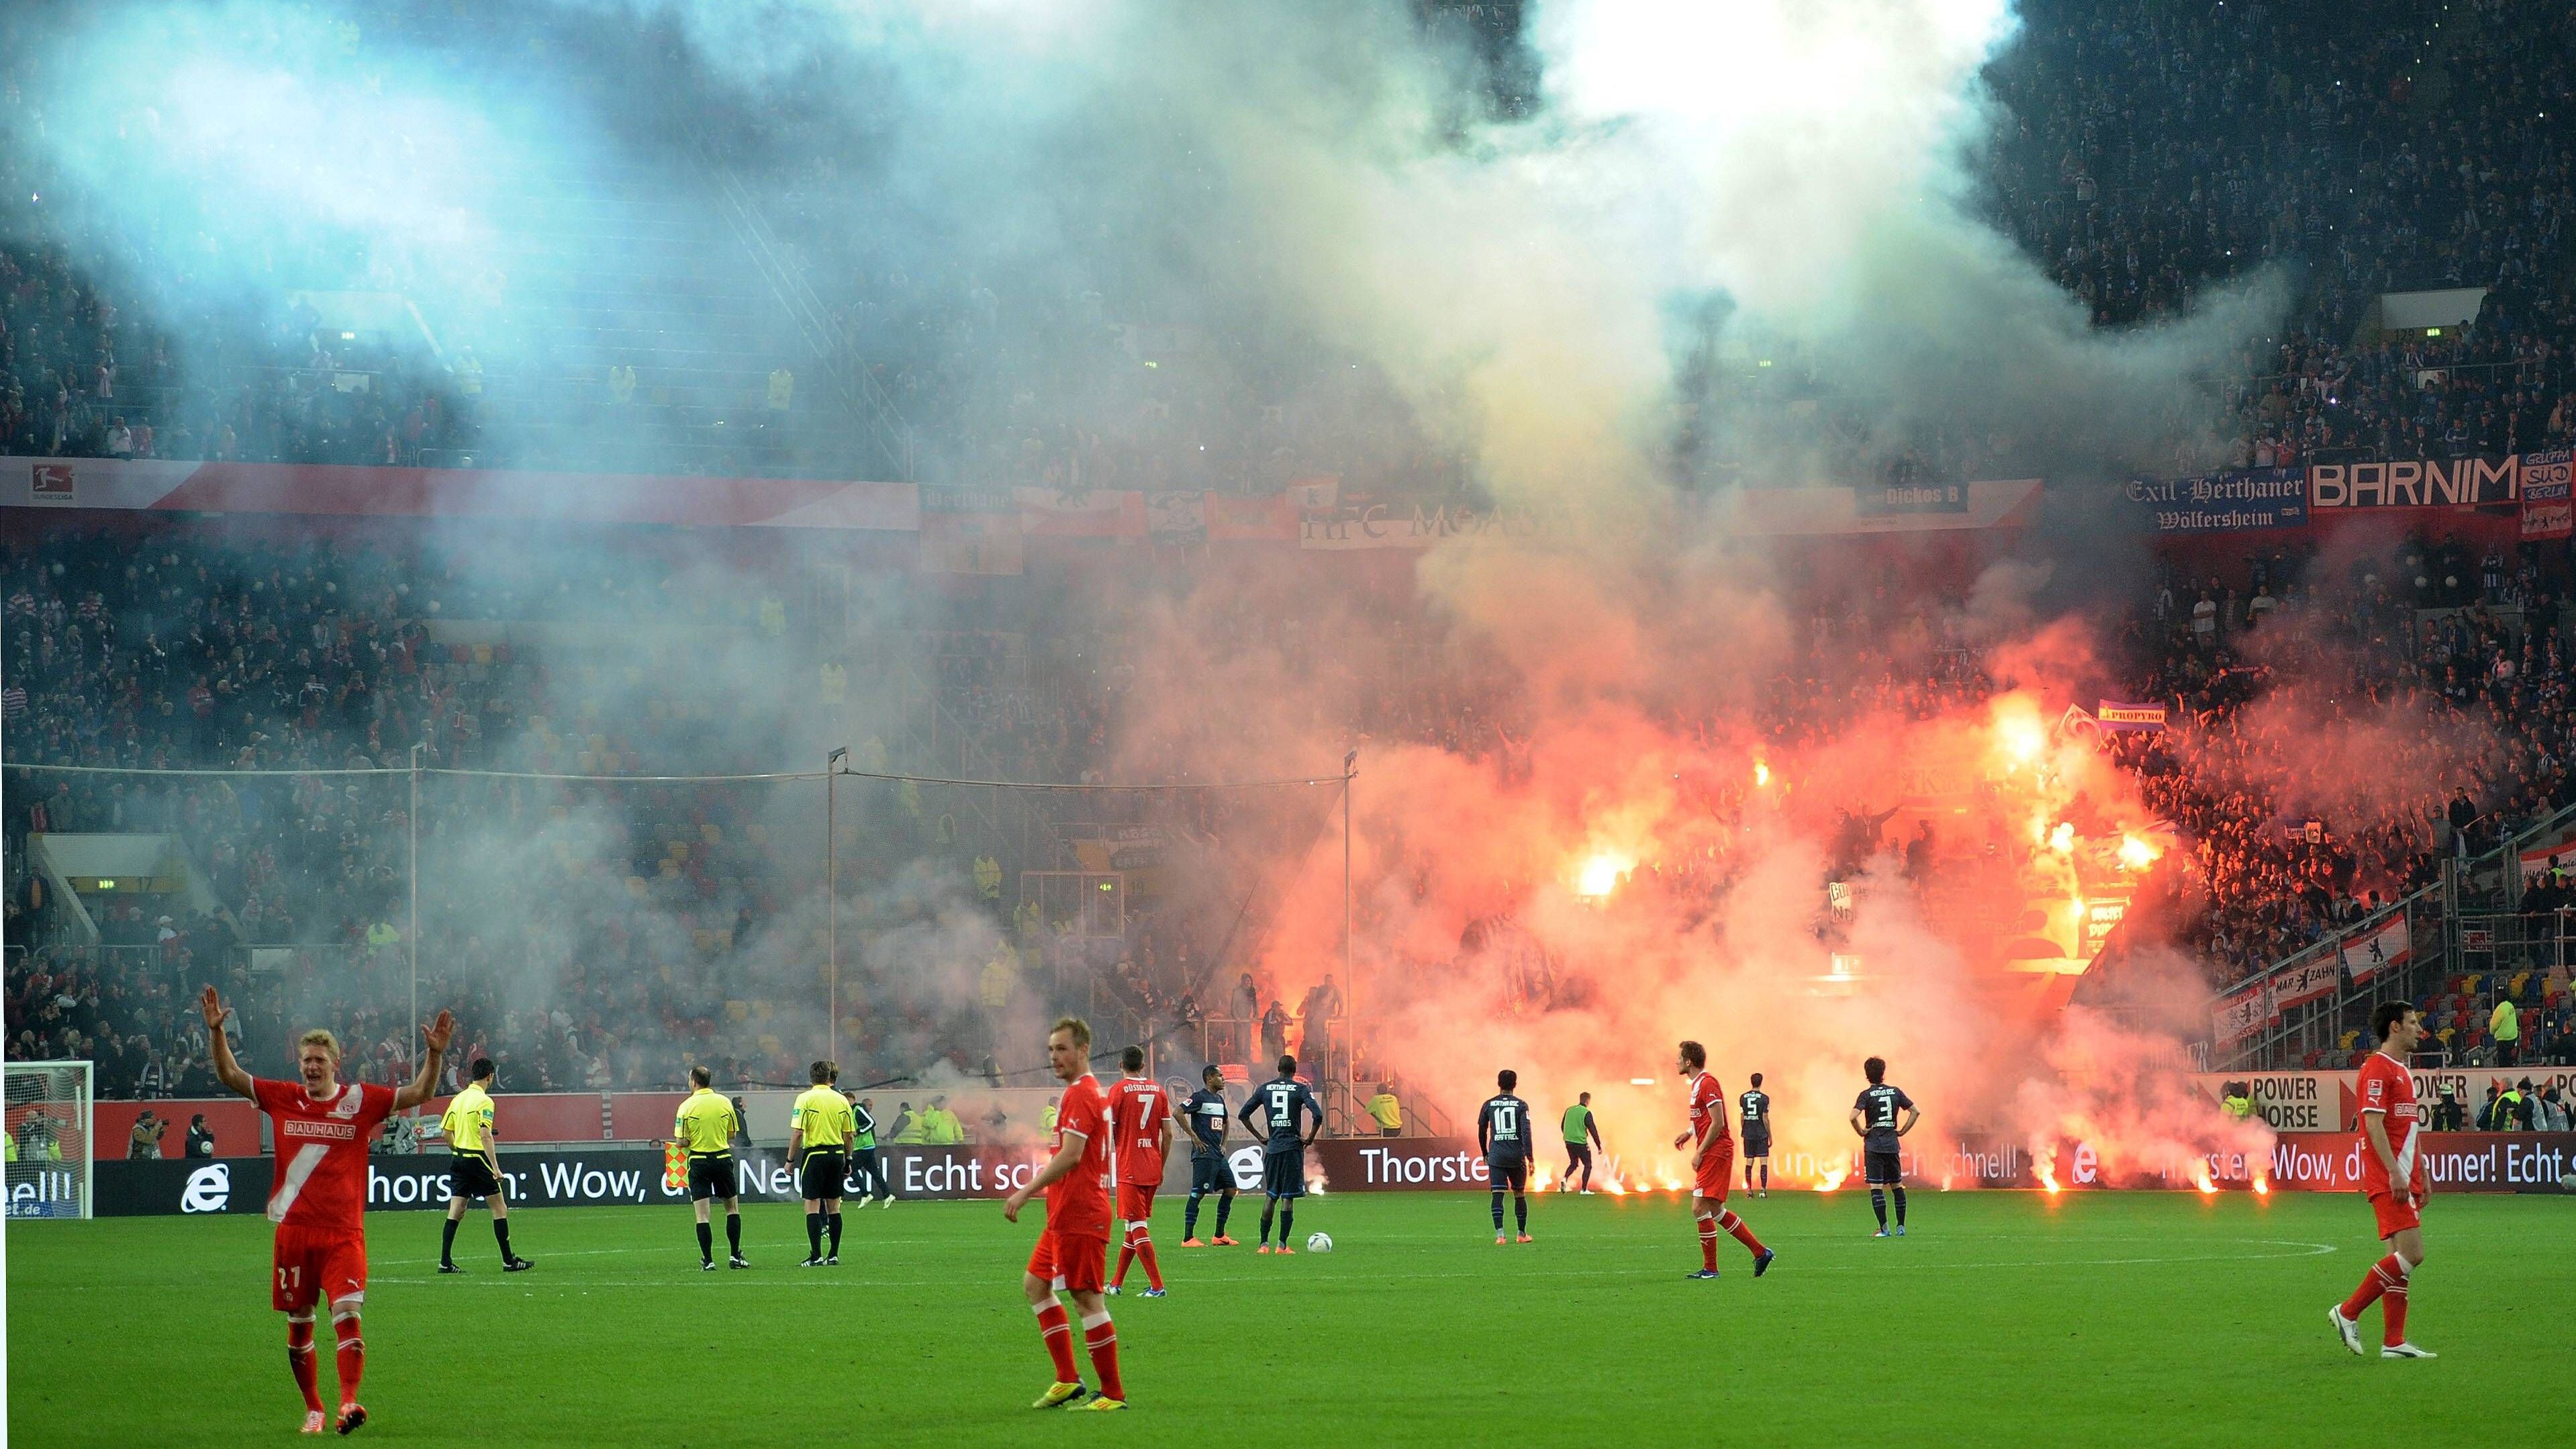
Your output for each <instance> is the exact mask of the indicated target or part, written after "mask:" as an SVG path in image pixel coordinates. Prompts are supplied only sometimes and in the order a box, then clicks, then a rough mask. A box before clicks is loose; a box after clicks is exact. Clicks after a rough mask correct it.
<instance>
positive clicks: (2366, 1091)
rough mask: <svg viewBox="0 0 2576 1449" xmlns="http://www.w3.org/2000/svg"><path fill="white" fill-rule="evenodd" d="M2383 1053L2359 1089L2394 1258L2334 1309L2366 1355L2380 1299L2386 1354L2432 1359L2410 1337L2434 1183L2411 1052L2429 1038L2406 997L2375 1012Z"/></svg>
mask: <svg viewBox="0 0 2576 1449" xmlns="http://www.w3.org/2000/svg"><path fill="white" fill-rule="evenodd" d="M2370 1027H2371V1030H2372V1031H2373V1032H2374V1033H2376V1034H2377V1036H2378V1037H2379V1050H2377V1051H2375V1052H2373V1053H2371V1054H2370V1059H2369V1060H2368V1061H2365V1062H2363V1063H2362V1064H2361V1080H2360V1081H2359V1082H2358V1083H2357V1084H2356V1090H2357V1091H2358V1093H2359V1095H2360V1097H2361V1135H2362V1136H2363V1137H2364V1138H2365V1139H2367V1140H2366V1142H2365V1143H2364V1150H2363V1152H2362V1154H2361V1190H2362V1191H2363V1192H2365V1193H2367V1194H2369V1196H2370V1210H2371V1212H2372V1213H2374V1214H2375V1215H2377V1217H2378V1219H2379V1236H2380V1239H2381V1241H2383V1242H2385V1243H2387V1244H2388V1247H2389V1253H2388V1256H2387V1257H2384V1258H2382V1259H2380V1260H2379V1261H2378V1262H2376V1263H2373V1264H2371V1265H2370V1271H2369V1272H2367V1273H2364V1274H2363V1275H2361V1286H2360V1287H2358V1288H2355V1289H2353V1290H2352V1296H2351V1297H2350V1298H2347V1299H2345V1300H2344V1301H2343V1302H2341V1303H2338V1304H2336V1305H2335V1306H2334V1307H2333V1308H2330V1309H2328V1310H2326V1311H2327V1314H2328V1315H2329V1316H2330V1317H2331V1318H2332V1319H2333V1320H2334V1330H2335V1337H2337V1338H2339V1339H2341V1340H2343V1346H2344V1347H2346V1348H2348V1349H2351V1350H2352V1351H2353V1352H2354V1353H2360V1352H2362V1351H2363V1350H2362V1347H2361V1325H2360V1324H2359V1323H2358V1322H2356V1320H2358V1319H2359V1318H2360V1317H2361V1315H2362V1311H2363V1310H2364V1309H2366V1308H2368V1307H2370V1305H2371V1304H2372V1302H2374V1301H2376V1302H2377V1303H2378V1304H2379V1318H2380V1339H2379V1344H2380V1347H2379V1356H2380V1357H2381V1358H2431V1357H2433V1355H2432V1354H2431V1353H2429V1352H2427V1351H2426V1350H2424V1349H2420V1348H2417V1347H2416V1346H2415V1345H2413V1344H2411V1343H2409V1342H2407V1341H2406V1299H2407V1291H2408V1288H2409V1285H2410V1284H2411V1283H2412V1282H2413V1280H2414V1277H2415V1269H2416V1268H2417V1267H2418V1266H2420V1265H2421V1264H2422V1263H2423V1261H2424V1229H2423V1226H2422V1222H2423V1207H2424V1197H2425V1194H2426V1193H2427V1192H2428V1191H2430V1190H2431V1188H2432V1183H2431V1181H2430V1180H2428V1179H2427V1178H2426V1176H2425V1174H2424V1158H2423V1154H2422V1153H2421V1152H2419V1151H2418V1150H2417V1149H2418V1147H2419V1146H2420V1145H2421V1142H2422V1139H2421V1138H2420V1137H2419V1136H2418V1135H2417V1134H2418V1133H2420V1132H2422V1131H2423V1127H2424V1113H2423V1109H2422V1107H2420V1106H2419V1105H2418V1104H2417V1103H2416V1101H2415V1078H2414V1076H2413V1074H2412V1073H2410V1072H2408V1071H2407V1070H2406V1054H2407V1053H2409V1052H2411V1051H2413V1050H2415V1045H2416V1043H2418V1042H2420V1041H2422V1040H2423V1039H2424V1017H2423V1014H2422V1013H2420V1012H2418V1011H2417V1010H2416V1009H2415V1008H2414V1007H2412V1006H2410V1005H2408V1004H2407V1003H2405V1002H2403V1001H2383V1002H2381V1003H2380V1004H2379V1008H2378V1009H2377V1010H2376V1011H2373V1012H2372V1013H2371V1014H2370Z"/></svg>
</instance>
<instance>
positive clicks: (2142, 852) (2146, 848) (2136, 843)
mask: <svg viewBox="0 0 2576 1449" xmlns="http://www.w3.org/2000/svg"><path fill="white" fill-rule="evenodd" d="M2163 855H2164V851H2163V850H2162V849H2161V848H2159V847H2158V846H2157V845H2156V843H2155V842H2154V841H2152V840H2149V839H2147V838H2146V837H2145V836H2143V835H2123V836H2121V837H2120V865H2121V867H2122V868H2123V869H2126V870H2145V869H2146V868H2147V867H2148V866H2151V865H2153V864H2155V863H2156V861H2157V860H2158V859H2159V858H2161V857H2162V856H2163Z"/></svg>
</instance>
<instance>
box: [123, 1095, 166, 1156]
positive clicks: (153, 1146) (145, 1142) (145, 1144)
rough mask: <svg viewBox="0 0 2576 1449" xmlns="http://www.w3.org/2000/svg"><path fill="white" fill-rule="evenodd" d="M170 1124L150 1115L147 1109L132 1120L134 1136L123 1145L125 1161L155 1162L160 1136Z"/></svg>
mask: <svg viewBox="0 0 2576 1449" xmlns="http://www.w3.org/2000/svg"><path fill="white" fill-rule="evenodd" d="M169 1130H170V1124H169V1123H167V1122H165V1121H163V1120H161V1119H160V1118H158V1117H155V1116H153V1115H152V1109H150V1108H149V1107H147V1108H145V1109H144V1110H143V1115H141V1116H139V1117H137V1118H135V1119H134V1135H133V1136H132V1137H131V1138H129V1139H128V1140H127V1142H126V1144H125V1156H126V1160H127V1161H145V1162H150V1161H157V1160H158V1159H159V1158H160V1156H161V1134H162V1133H164V1132H167V1131H169Z"/></svg>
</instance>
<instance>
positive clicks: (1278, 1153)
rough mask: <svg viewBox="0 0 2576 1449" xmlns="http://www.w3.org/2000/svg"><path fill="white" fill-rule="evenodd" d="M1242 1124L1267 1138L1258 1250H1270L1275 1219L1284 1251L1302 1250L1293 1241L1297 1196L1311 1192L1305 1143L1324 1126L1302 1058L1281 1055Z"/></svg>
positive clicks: (1249, 1100) (1247, 1105) (1250, 1100)
mask: <svg viewBox="0 0 2576 1449" xmlns="http://www.w3.org/2000/svg"><path fill="white" fill-rule="evenodd" d="M1309 1112H1312V1113H1314V1114H1315V1130H1314V1132H1312V1133H1309V1132H1306V1131H1305V1130H1304V1127H1303V1121H1302V1118H1303V1117H1304V1114H1306V1113H1309ZM1243 1125H1244V1126H1246V1127H1249V1128H1251V1129H1252V1135H1253V1136H1255V1137H1259V1138H1261V1139H1263V1142H1262V1153H1261V1191H1262V1193H1263V1194H1264V1200H1263V1202H1262V1204H1261V1246H1260V1247H1258V1248H1255V1249H1253V1251H1254V1252H1256V1253H1267V1252H1269V1251H1270V1220H1271V1217H1272V1215H1273V1214H1276V1215H1277V1217H1278V1220H1279V1251H1280V1252H1282V1253H1293V1252H1295V1251H1297V1250H1296V1249H1295V1248H1292V1247H1290V1246H1288V1245H1289V1243H1290V1242H1291V1241H1292V1240H1293V1235H1294V1234H1295V1232H1296V1223H1297V1199H1299V1198H1301V1197H1304V1196H1305V1195H1306V1146H1307V1144H1308V1143H1310V1142H1313V1141H1314V1140H1315V1137H1316V1136H1317V1135H1318V1134H1320V1133H1322V1132H1323V1130H1324V1104H1323V1103H1321V1102H1318V1101H1316V1100H1315V1094H1314V1093H1313V1092H1310V1091H1308V1090H1307V1089H1306V1084H1305V1083H1304V1082H1301V1081H1298V1080H1297V1059H1296V1058H1295V1057H1293V1056H1282V1057H1281V1058H1280V1059H1279V1075H1278V1076H1277V1077H1276V1078H1274V1079H1272V1080H1270V1081H1267V1082H1264V1083H1262V1084H1261V1085H1260V1086H1258V1087H1255V1088H1253V1089H1252V1095H1251V1096H1249V1097H1246V1098H1244V1099H1243Z"/></svg>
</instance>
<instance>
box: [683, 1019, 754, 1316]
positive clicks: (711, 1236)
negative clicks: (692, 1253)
mask: <svg viewBox="0 0 2576 1449" xmlns="http://www.w3.org/2000/svg"><path fill="white" fill-rule="evenodd" d="M714 1081H715V1073H713V1072H710V1071H708V1070H707V1069H706V1068H704V1067H691V1068H689V1083H690V1085H691V1086H693V1087H695V1088H696V1089H697V1090H695V1091H693V1092H691V1093H689V1095H688V1099H687V1100H686V1101H683V1102H682V1103H680V1115H679V1117H678V1119H677V1120H675V1121H674V1122H673V1123H672V1124H671V1135H672V1136H673V1137H675V1138H677V1139H679V1142H680V1145H681V1146H682V1147H685V1148H687V1149H688V1152H689V1206H690V1208H691V1210H693V1211H694V1212H696V1214H697V1215H698V1270H699V1271H700V1272H704V1273H712V1272H714V1271H715V1270H716V1237H715V1230H714V1228H713V1227H711V1226H710V1225H709V1223H708V1221H707V1219H708V1216H709V1215H710V1214H711V1213H712V1212H713V1211H714V1200H715V1199H717V1198H723V1199H724V1206H725V1244H726V1247H727V1248H728V1249H729V1250H730V1251H731V1253H732V1256H733V1266H735V1267H737V1268H748V1267H750V1266H751V1264H749V1263H747V1262H744V1261H743V1256H742V1186H741V1183H740V1181H739V1179H738V1176H737V1174H736V1173H735V1171H734V1161H733V1134H734V1133H735V1132H737V1131H739V1130H740V1129H741V1127H742V1116H741V1114H740V1113H738V1112H736V1111H734V1108H733V1103H731V1102H728V1101H726V1100H725V1099H724V1096H723V1094H721V1093H719V1092H717V1091H716V1089H715V1088H714V1087H713V1086H712V1085H710V1084H711V1083H712V1082H714Z"/></svg>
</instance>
